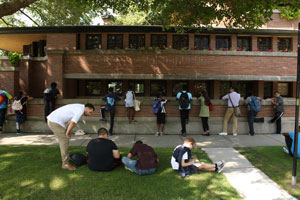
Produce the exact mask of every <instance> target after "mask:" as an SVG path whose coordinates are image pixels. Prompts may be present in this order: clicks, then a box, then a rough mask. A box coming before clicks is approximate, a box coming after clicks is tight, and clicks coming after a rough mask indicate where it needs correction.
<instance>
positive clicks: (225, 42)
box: [216, 36, 231, 50]
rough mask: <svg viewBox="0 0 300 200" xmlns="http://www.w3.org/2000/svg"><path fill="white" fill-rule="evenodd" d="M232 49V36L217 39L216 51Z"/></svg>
mask: <svg viewBox="0 0 300 200" xmlns="http://www.w3.org/2000/svg"><path fill="white" fill-rule="evenodd" d="M230 48H231V39H230V36H217V37H216V50H229V49H230Z"/></svg>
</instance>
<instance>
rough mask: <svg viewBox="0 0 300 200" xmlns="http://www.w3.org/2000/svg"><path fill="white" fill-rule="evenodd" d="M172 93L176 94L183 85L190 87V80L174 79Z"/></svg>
mask: <svg viewBox="0 0 300 200" xmlns="http://www.w3.org/2000/svg"><path fill="white" fill-rule="evenodd" d="M172 85H173V88H172V95H173V96H176V95H177V93H178V92H180V91H182V87H183V86H185V87H186V88H189V82H188V81H173V84H172Z"/></svg>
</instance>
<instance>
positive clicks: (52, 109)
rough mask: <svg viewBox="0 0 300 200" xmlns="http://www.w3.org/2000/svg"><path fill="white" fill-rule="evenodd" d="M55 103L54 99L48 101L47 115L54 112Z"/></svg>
mask: <svg viewBox="0 0 300 200" xmlns="http://www.w3.org/2000/svg"><path fill="white" fill-rule="evenodd" d="M55 103H56V100H55V99H52V100H50V101H49V114H50V113H52V111H54V110H55Z"/></svg>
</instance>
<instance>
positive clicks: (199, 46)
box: [194, 35, 209, 50]
mask: <svg viewBox="0 0 300 200" xmlns="http://www.w3.org/2000/svg"><path fill="white" fill-rule="evenodd" d="M194 46H195V47H194V48H195V50H203V49H208V48H209V36H208V35H196V36H195V44H194Z"/></svg>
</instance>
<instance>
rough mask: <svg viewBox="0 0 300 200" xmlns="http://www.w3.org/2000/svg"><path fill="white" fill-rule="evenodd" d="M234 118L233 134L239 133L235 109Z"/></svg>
mask: <svg viewBox="0 0 300 200" xmlns="http://www.w3.org/2000/svg"><path fill="white" fill-rule="evenodd" d="M232 119H233V130H232V133H233V134H237V127H238V117H237V116H235V114H234V111H233V115H232Z"/></svg>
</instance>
